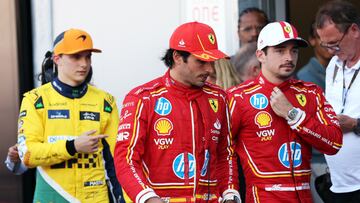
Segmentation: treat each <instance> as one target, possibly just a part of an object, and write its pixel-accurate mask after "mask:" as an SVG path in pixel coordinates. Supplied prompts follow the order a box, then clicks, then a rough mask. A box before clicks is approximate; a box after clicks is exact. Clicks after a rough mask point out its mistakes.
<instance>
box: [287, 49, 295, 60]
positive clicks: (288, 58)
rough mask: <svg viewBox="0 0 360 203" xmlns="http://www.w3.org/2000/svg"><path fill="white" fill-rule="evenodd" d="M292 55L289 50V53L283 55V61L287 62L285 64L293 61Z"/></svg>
mask: <svg viewBox="0 0 360 203" xmlns="http://www.w3.org/2000/svg"><path fill="white" fill-rule="evenodd" d="M294 57H295V56H294V54H293V53H292V51H291V50H289V51H286V54H285V60H286V61H287V62H292V61H293V60H294Z"/></svg>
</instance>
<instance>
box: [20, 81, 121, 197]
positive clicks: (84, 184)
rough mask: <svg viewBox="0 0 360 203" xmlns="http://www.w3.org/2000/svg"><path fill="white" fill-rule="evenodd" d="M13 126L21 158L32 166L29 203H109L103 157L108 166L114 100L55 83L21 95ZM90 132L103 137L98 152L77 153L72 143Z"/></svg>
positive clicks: (113, 137) (115, 112)
mask: <svg viewBox="0 0 360 203" xmlns="http://www.w3.org/2000/svg"><path fill="white" fill-rule="evenodd" d="M18 122H19V127H18V145H19V155H20V158H21V160H22V161H23V163H24V164H25V165H26V166H27V167H30V168H32V167H37V178H36V188H35V195H34V202H50V201H51V202H109V197H108V189H107V184H106V176H111V174H106V171H105V165H107V163H105V162H104V155H105V153H107V154H108V155H109V154H110V155H111V161H112V156H113V153H114V146H115V140H116V134H117V127H118V123H119V118H118V109H117V107H116V102H115V100H114V98H113V96H111V95H110V94H108V93H105V92H104V91H102V90H99V89H97V88H95V87H93V86H91V85H88V84H83V85H81V86H80V87H77V88H72V87H70V86H67V85H66V84H64V83H62V82H61V81H59V80H58V79H55V80H54V81H52V82H51V83H47V84H45V85H43V86H41V87H39V88H36V89H33V90H32V91H30V92H28V93H25V94H24V98H23V100H22V104H21V109H20V115H19V121H18ZM89 130H97V132H96V133H95V135H97V134H106V135H108V137H107V138H105V139H102V140H101V141H99V142H100V143H99V149H98V151H97V152H95V153H77V152H76V149H75V145H74V139H76V138H77V137H78V136H80V135H81V134H83V133H84V132H86V131H89ZM90 136H91V135H90ZM106 148H107V150H104V149H106ZM109 152H110V153H109ZM112 166H113V165H112ZM113 170H114V169H113ZM114 172H115V171H114ZM115 179H116V177H115Z"/></svg>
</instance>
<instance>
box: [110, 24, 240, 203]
mask: <svg viewBox="0 0 360 203" xmlns="http://www.w3.org/2000/svg"><path fill="white" fill-rule="evenodd" d="M215 40H216V39H215V34H214V32H213V30H212V29H211V28H210V27H209V26H207V25H205V24H201V23H197V22H192V23H186V24H183V25H181V26H180V27H179V28H177V30H175V32H174V33H173V35H172V38H171V40H170V47H171V48H170V49H168V51H167V53H166V55H165V56H164V58H163V60H164V61H165V64H166V65H168V67H170V68H169V70H168V71H167V72H166V74H165V75H164V76H162V77H159V78H157V79H155V80H153V81H151V82H149V83H146V84H144V85H141V86H139V87H137V88H135V89H133V90H132V91H130V93H128V94H127V96H126V98H125V100H124V102H123V107H122V111H121V116H120V125H119V131H118V137H117V144H116V148H115V166H116V171H117V177H118V179H119V181H120V182H121V183H122V184H123V185H124V187H123V188H124V190H125V192H126V193H127V195H128V196H129V197H130V198H131V199H132V200H133V201H135V202H145V201H146V202H147V203H150V202H184V203H185V202H195V201H196V202H219V200H221V199H222V200H223V201H226V200H227V201H228V202H235V201H236V200H237V199H238V198H239V194H238V192H237V189H238V187H237V173H236V172H237V166H236V159H234V151H233V142H232V137H231V134H230V133H229V131H230V125H229V122H230V121H229V118H230V114H229V112H228V106H227V100H226V93H225V92H224V91H222V90H221V89H220V88H219V87H217V86H212V85H211V84H208V83H205V80H206V78H207V76H208V75H209V74H210V73H211V72H212V71H213V61H214V60H216V59H217V58H223V57H225V54H223V53H220V52H219V51H218V50H217V45H216V41H215ZM191 43H193V44H191ZM178 45H179V46H178ZM196 50H202V51H200V52H203V53H198V52H194V51H196ZM207 54H209V55H207ZM188 71H189V72H188Z"/></svg>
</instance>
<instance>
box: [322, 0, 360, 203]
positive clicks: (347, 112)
mask: <svg viewBox="0 0 360 203" xmlns="http://www.w3.org/2000/svg"><path fill="white" fill-rule="evenodd" d="M316 28H317V33H318V34H319V36H320V40H321V46H323V47H325V48H327V49H328V50H329V52H331V53H333V54H334V55H335V56H334V57H333V58H332V59H331V61H330V63H329V65H328V67H327V69H326V91H325V93H326V98H327V100H328V101H329V102H330V104H331V105H332V106H333V108H334V110H335V112H336V113H337V116H338V119H339V122H340V126H341V128H342V131H343V134H344V136H343V147H342V148H341V149H340V151H339V152H338V153H337V154H336V155H334V156H326V161H327V163H328V165H329V169H330V174H331V181H332V186H331V188H330V190H331V192H332V197H331V199H332V202H347V203H351V202H360V92H359V89H360V75H359V74H358V72H359V68H360V16H359V12H358V11H357V10H356V8H355V7H354V6H353V5H352V4H350V3H348V2H345V1H331V2H329V3H327V4H325V5H324V6H322V7H321V8H320V10H319V11H318V13H317V16H316Z"/></svg>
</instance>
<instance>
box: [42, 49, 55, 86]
mask: <svg viewBox="0 0 360 203" xmlns="http://www.w3.org/2000/svg"><path fill="white" fill-rule="evenodd" d="M41 68H42V71H41V72H42V74H41V83H42V84H45V83H48V82H51V81H53V80H54V78H55V77H56V76H57V68H56V67H55V66H54V61H53V60H52V52H51V51H47V52H46V54H45V59H44V60H43V62H42V66H41Z"/></svg>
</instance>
